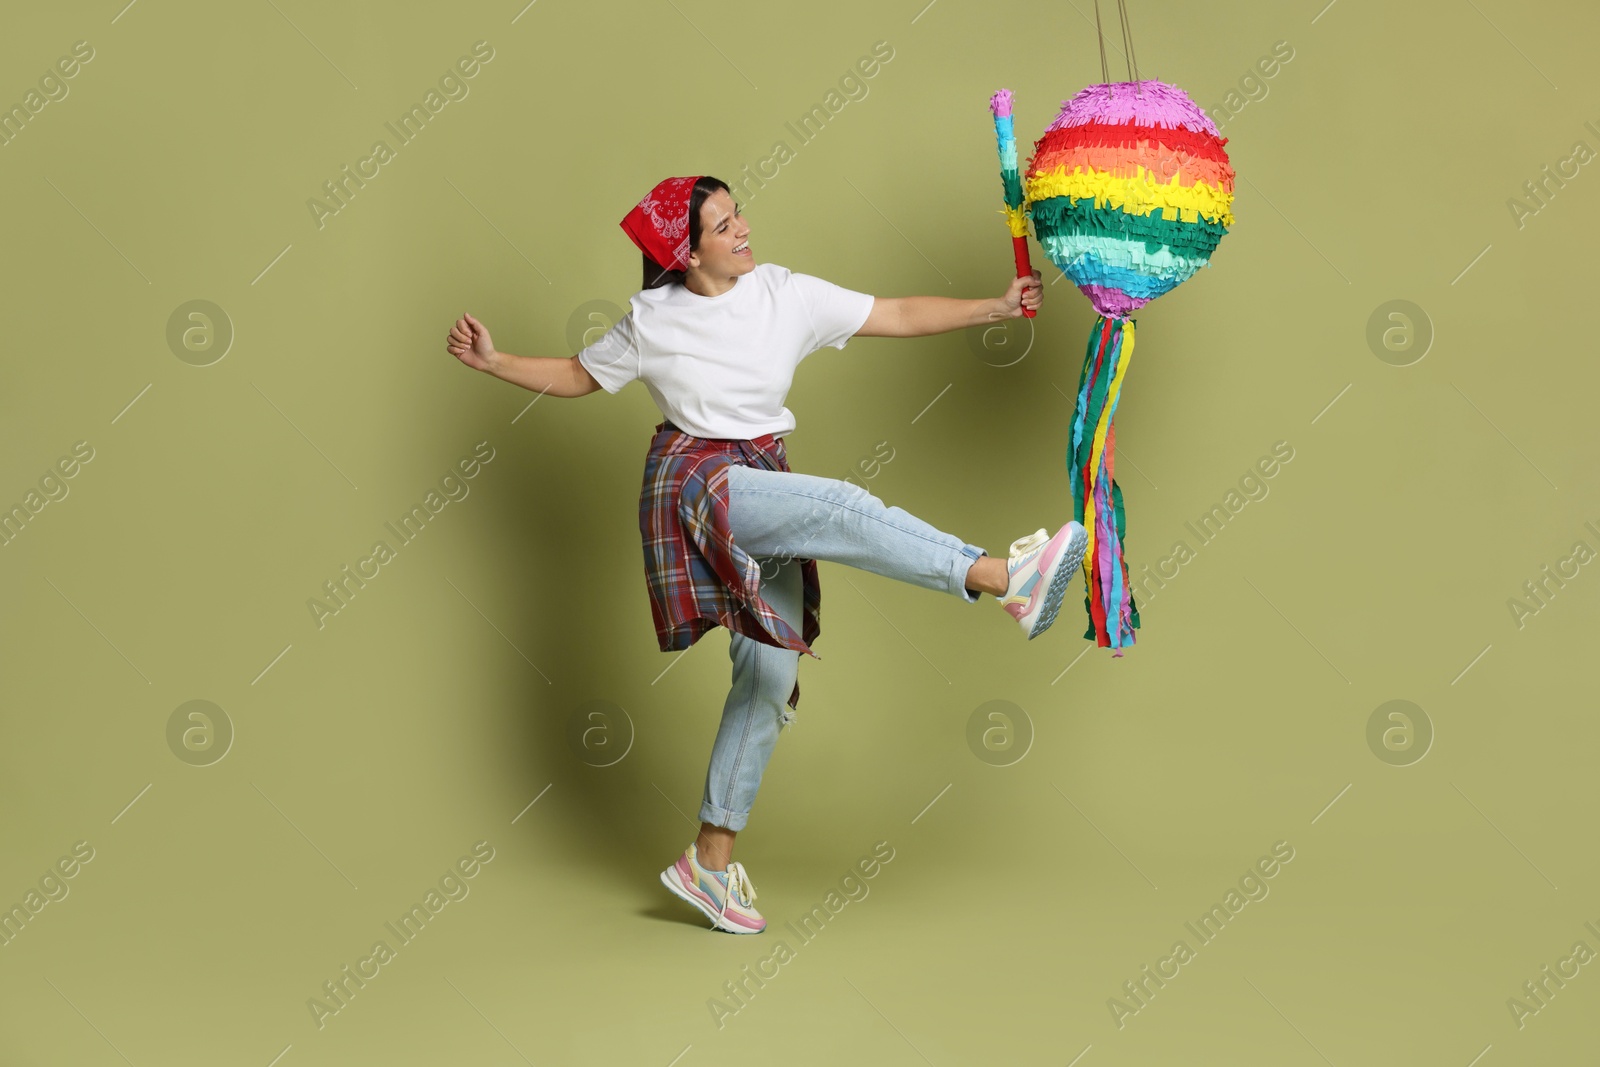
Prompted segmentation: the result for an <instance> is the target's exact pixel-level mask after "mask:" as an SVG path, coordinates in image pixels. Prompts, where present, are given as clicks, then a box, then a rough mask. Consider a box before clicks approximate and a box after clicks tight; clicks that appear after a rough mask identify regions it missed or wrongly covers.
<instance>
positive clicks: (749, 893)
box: [722, 860, 756, 917]
mask: <svg viewBox="0 0 1600 1067" xmlns="http://www.w3.org/2000/svg"><path fill="white" fill-rule="evenodd" d="M734 893H738V894H739V902H740V903H741V904H743V905H745V906H746V907H749V906H750V905H751V904H752V903H754V902H755V899H756V887H755V886H754V885H751V884H750V876H749V875H747V874H745V873H744V864H742V863H740V862H739V861H738V860H733V861H732V862H730V863H729V864H728V891H727V892H726V893H724V894H723V897H722V914H723V916H724V917H726V916H727V914H728V901H730V900H732V899H733V894H734Z"/></svg>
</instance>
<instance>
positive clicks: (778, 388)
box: [578, 263, 873, 440]
mask: <svg viewBox="0 0 1600 1067" xmlns="http://www.w3.org/2000/svg"><path fill="white" fill-rule="evenodd" d="M629 302H630V304H631V305H632V306H631V308H630V309H629V311H628V312H627V314H625V315H623V316H622V318H621V319H619V320H617V323H616V325H614V326H612V327H611V329H609V330H607V331H606V334H605V336H603V337H601V338H600V339H599V340H598V341H596V342H595V343H594V344H592V345H589V346H588V347H587V348H585V349H584V350H583V351H581V352H579V353H578V361H579V362H580V363H582V364H583V366H584V368H585V369H586V370H588V372H589V373H590V374H592V375H594V377H595V380H596V381H598V382H599V383H600V384H601V386H603V387H604V388H605V390H606V392H608V393H615V392H617V391H618V390H619V389H621V388H622V387H623V386H624V385H627V384H628V383H629V382H631V381H633V380H634V379H635V378H638V379H640V380H642V381H643V382H644V384H645V387H646V388H647V389H649V390H650V395H651V396H652V397H654V398H655V402H656V406H657V407H658V408H660V409H661V413H662V414H663V415H665V416H666V417H667V418H668V419H669V420H670V421H671V422H672V423H673V425H675V426H677V427H678V428H679V429H681V430H683V431H684V432H685V433H689V434H693V435H694V436H696V437H721V438H733V439H735V440H749V439H750V438H753V437H760V436H761V435H762V434H765V433H770V434H773V435H774V436H777V437H782V436H783V435H784V434H786V433H788V432H789V431H790V430H793V429H794V427H795V420H794V413H793V412H791V411H790V410H789V409H788V408H787V407H784V404H783V401H784V398H785V397H787V396H788V395H789V386H790V384H791V383H792V382H793V380H794V370H795V367H797V366H798V365H799V364H800V361H801V360H802V359H804V358H805V357H806V356H808V355H810V354H811V353H812V352H814V351H816V350H817V349H819V348H821V347H822V346H823V345H832V346H833V347H834V348H843V347H844V346H845V342H847V341H849V339H850V338H851V336H852V335H854V334H855V332H856V331H857V330H859V329H860V328H861V327H862V326H863V325H864V324H865V323H866V321H867V316H868V315H869V314H870V313H871V312H872V302H873V297H872V296H871V295H870V294H868V293H858V292H856V291H855V290H853V289H845V288H843V287H841V286H838V285H834V284H833V283H832V282H828V281H824V280H823V279H821V278H816V277H813V276H811V275H809V274H797V273H794V272H793V271H790V270H789V269H788V268H787V267H780V266H777V265H776V264H773V263H758V264H756V266H755V269H753V270H752V271H750V273H748V274H741V275H740V276H739V277H738V278H737V279H736V280H735V281H734V284H733V288H731V289H729V290H728V291H727V292H725V293H722V294H721V295H719V296H700V295H699V294H697V293H694V292H691V291H690V290H689V289H688V288H687V287H685V286H682V285H678V284H671V285H664V286H662V287H660V288H658V289H643V290H640V291H639V292H638V293H636V294H634V296H633V297H632V298H631V300H630V301H629Z"/></svg>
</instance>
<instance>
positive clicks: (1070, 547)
mask: <svg viewBox="0 0 1600 1067" xmlns="http://www.w3.org/2000/svg"><path fill="white" fill-rule="evenodd" d="M1088 547H1089V534H1088V532H1087V531H1084V530H1081V529H1080V530H1077V531H1074V536H1073V537H1071V538H1069V539H1068V541H1067V544H1066V547H1065V548H1063V549H1062V550H1061V558H1060V559H1059V560H1058V561H1057V562H1056V568H1055V570H1054V571H1053V572H1051V574H1050V588H1049V589H1047V590H1046V591H1045V594H1044V606H1043V607H1041V608H1040V609H1039V618H1038V621H1036V622H1035V623H1034V624H1033V632H1032V633H1030V634H1029V635H1028V640H1029V641H1032V640H1033V639H1034V638H1035V637H1038V636H1039V635H1040V634H1042V633H1044V632H1045V631H1046V630H1048V629H1050V625H1051V624H1052V623H1053V622H1055V621H1056V613H1057V612H1058V611H1060V610H1061V602H1062V601H1063V600H1065V599H1066V595H1067V586H1068V585H1070V584H1071V583H1072V576H1073V575H1074V574H1076V573H1077V572H1078V568H1079V567H1080V566H1082V564H1083V553H1084V550H1085V549H1087V548H1088Z"/></svg>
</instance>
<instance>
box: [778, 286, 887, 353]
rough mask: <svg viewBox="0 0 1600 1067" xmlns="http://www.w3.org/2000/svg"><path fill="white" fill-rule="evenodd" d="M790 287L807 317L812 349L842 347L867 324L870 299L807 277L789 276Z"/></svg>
mask: <svg viewBox="0 0 1600 1067" xmlns="http://www.w3.org/2000/svg"><path fill="white" fill-rule="evenodd" d="M789 284H790V285H792V286H793V287H794V289H795V292H797V293H798V294H799V296H800V300H801V305H802V307H803V308H804V310H805V313H806V318H807V319H808V320H809V321H810V323H811V331H812V337H811V339H810V341H811V348H810V349H808V351H814V350H815V349H818V348H821V347H822V346H823V345H832V346H833V347H834V348H843V347H844V346H845V342H847V341H849V340H850V338H851V337H853V336H855V332H856V331H857V330H859V329H861V327H862V326H864V325H866V322H867V316H868V315H870V314H872V303H873V297H872V294H870V293H858V292H856V291H855V290H854V289H846V288H844V287H843V286H840V285H835V284H833V283H832V282H830V281H825V280H824V279H822V278H818V277H815V276H813V275H810V274H799V273H791V274H790V275H789Z"/></svg>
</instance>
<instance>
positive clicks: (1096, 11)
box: [1094, 0, 1122, 85]
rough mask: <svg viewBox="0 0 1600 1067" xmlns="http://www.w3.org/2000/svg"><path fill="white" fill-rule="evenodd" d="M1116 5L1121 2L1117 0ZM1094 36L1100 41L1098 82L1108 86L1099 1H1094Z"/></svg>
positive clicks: (1108, 79) (1108, 75)
mask: <svg viewBox="0 0 1600 1067" xmlns="http://www.w3.org/2000/svg"><path fill="white" fill-rule="evenodd" d="M1117 3H1118V4H1119V5H1120V4H1121V3H1122V0H1117ZM1094 35H1095V37H1096V38H1097V39H1098V40H1099V41H1100V81H1101V82H1102V83H1104V84H1108V85H1109V84H1110V82H1111V71H1110V69H1109V68H1108V67H1107V66H1106V35H1105V31H1104V30H1102V29H1101V28H1100V0H1094Z"/></svg>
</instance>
